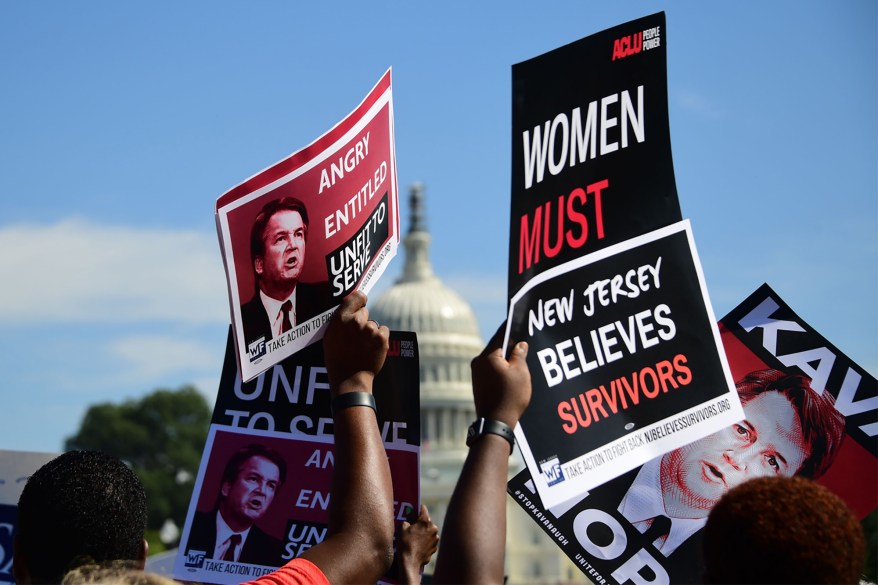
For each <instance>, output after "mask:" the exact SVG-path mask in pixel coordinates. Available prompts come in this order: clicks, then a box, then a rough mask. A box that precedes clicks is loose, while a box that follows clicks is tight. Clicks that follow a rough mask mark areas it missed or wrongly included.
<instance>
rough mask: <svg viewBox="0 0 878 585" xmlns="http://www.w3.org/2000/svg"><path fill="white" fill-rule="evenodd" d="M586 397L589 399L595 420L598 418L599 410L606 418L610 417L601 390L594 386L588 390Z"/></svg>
mask: <svg viewBox="0 0 878 585" xmlns="http://www.w3.org/2000/svg"><path fill="white" fill-rule="evenodd" d="M585 397H586V398H587V399H588V406H589V407H590V408H591V414H592V418H594V420H595V422H597V420H598V411H599V410H600V411H601V413H602V414H603V415H604V418H607V417H609V416H610V415H608V414H607V411H606V410H604V405H603V399H602V398H601V392H600V390H598V389H597V388H592V389H591V390H588V391H586V393H585Z"/></svg>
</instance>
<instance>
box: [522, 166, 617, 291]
mask: <svg viewBox="0 0 878 585" xmlns="http://www.w3.org/2000/svg"><path fill="white" fill-rule="evenodd" d="M609 186H610V181H609V179H604V180H602V181H598V182H596V183H592V184H590V185H588V186H587V187H586V188H585V190H583V189H582V188H581V187H577V188H575V189H573V190H572V191H571V192H570V194H569V195H560V196H559V197H558V200H557V204H556V205H554V206H553V205H552V201H546V202H545V203H543V204H542V205H540V206H539V207H537V208H536V209H535V210H534V211H533V221H532V222H531V221H530V219H531V218H530V216H529V215H528V214H524V215H522V216H521V222H520V224H519V236H518V273H519V274H521V273H522V272H524V271H525V270H528V269H530V268H531V267H532V266H535V265H537V264H539V262H540V260H541V256H542V257H546V258H554V257H555V256H557V255H558V254H560V253H561V251H562V249H563V248H564V244H566V245H567V247H568V248H569V249H577V248H581V247H582V246H584V245H585V244H586V242H587V241H588V236H589V230H588V218H587V217H586V215H585V214H584V213H583V212H582V211H581V208H582V207H584V206H585V204H586V203H587V202H588V200H589V199H588V195H587V194H586V193H588V194H591V195H593V197H592V201H593V202H594V226H595V234H596V237H597V239H599V240H601V239H603V238H604V209H603V200H602V196H603V190H604V189H608V188H609ZM553 207H554V213H555V217H552V213H553ZM553 222H554V224H555V226H556V227H557V229H556V231H555V236H554V238H553V237H552V236H551V232H552V230H551V229H550V228H551V226H552V223H553ZM553 239H554V241H552V240H553Z"/></svg>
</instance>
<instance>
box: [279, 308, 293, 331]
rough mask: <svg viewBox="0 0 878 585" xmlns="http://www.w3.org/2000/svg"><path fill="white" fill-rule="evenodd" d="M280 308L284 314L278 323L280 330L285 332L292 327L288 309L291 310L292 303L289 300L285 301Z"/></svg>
mask: <svg viewBox="0 0 878 585" xmlns="http://www.w3.org/2000/svg"><path fill="white" fill-rule="evenodd" d="M280 310H281V312H282V313H283V314H284V316H283V319H282V320H281V324H280V332H281V333H286V332H287V331H289V330H290V329H292V328H293V324H292V323H291V322H290V311H292V310H293V303H292V302H291V301H286V302H285V303H284V304H282V305H281V306H280Z"/></svg>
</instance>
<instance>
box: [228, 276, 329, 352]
mask: <svg viewBox="0 0 878 585" xmlns="http://www.w3.org/2000/svg"><path fill="white" fill-rule="evenodd" d="M336 304H338V303H336V302H335V300H334V299H333V297H332V293H331V292H330V290H329V282H328V281H325V280H324V281H322V282H300V283H299V284H297V285H296V323H304V322H305V321H307V320H308V319H310V318H312V317H314V316H316V315H319V314H321V313H323V312H324V311H328V310H329V309H331V308H332V307H333V306H335V305H336ZM271 321H272V319H270V318H269V316H268V314H267V313H266V312H265V307H264V306H263V305H262V299H261V298H259V291H258V290H257V291H256V294H254V295H253V298H251V299H250V300H249V301H247V302H246V303H244V304H243V305H241V324H242V326H243V328H244V341H245V343H244V345H245V347H248V346H249V345H250V344H251V343H253V342H254V341H256V340H257V339H259V338H260V337H264V338H265V341H269V340H271V339H273V338H274V335H272V333H271Z"/></svg>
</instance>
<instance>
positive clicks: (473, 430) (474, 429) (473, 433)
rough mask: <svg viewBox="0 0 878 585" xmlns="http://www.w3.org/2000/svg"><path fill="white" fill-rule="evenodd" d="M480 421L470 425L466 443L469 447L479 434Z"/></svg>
mask: <svg viewBox="0 0 878 585" xmlns="http://www.w3.org/2000/svg"><path fill="white" fill-rule="evenodd" d="M478 426H479V421H476V422H474V423H473V424H471V425H470V426H469V428H468V429H467V431H466V445H467V447H469V444H470V443H471V442H472V441H473V439H475V438H476V437H477V436H478V435H479V430H478Z"/></svg>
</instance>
